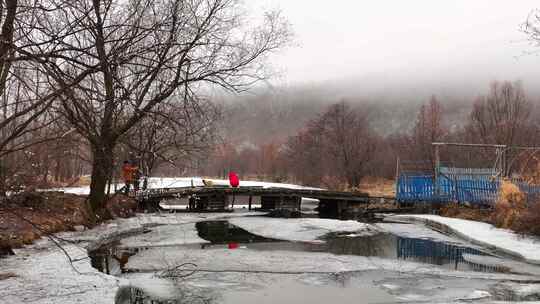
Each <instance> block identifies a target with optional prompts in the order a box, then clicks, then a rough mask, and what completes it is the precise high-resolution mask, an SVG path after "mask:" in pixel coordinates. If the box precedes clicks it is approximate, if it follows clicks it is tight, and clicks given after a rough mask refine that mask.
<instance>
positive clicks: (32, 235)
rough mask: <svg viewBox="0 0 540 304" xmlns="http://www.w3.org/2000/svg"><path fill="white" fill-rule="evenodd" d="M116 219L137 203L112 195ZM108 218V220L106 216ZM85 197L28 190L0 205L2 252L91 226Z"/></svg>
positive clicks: (110, 209) (130, 211)
mask: <svg viewBox="0 0 540 304" xmlns="http://www.w3.org/2000/svg"><path fill="white" fill-rule="evenodd" d="M106 208H107V211H108V213H109V214H110V215H111V216H112V217H113V218H126V217H131V216H134V215H135V211H136V209H137V202H136V201H135V200H133V199H132V198H129V197H127V196H124V195H121V194H117V195H113V196H112V197H111V198H110V199H109V200H108V201H107V204H106ZM103 220H106V219H103ZM93 225H94V224H92V222H91V220H90V216H89V213H88V209H87V198H86V196H80V195H75V194H69V193H64V192H54V191H50V192H25V193H20V194H17V195H14V196H11V197H9V199H5V200H4V201H2V203H1V204H0V255H2V254H12V249H13V248H21V247H22V246H24V245H29V244H32V243H33V242H34V241H35V240H37V239H39V238H41V237H45V236H47V235H50V234H53V233H58V232H63V231H75V230H83V229H87V228H90V227H92V226H93Z"/></svg>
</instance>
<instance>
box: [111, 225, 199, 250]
mask: <svg viewBox="0 0 540 304" xmlns="http://www.w3.org/2000/svg"><path fill="white" fill-rule="evenodd" d="M149 229H150V231H149V232H147V233H144V234H138V235H134V236H131V237H127V238H124V239H122V240H121V242H120V243H121V246H124V247H156V246H176V245H187V244H204V243H209V242H208V241H207V240H204V239H202V238H200V237H199V235H198V233H197V228H195V223H189V224H181V225H164V226H157V227H152V228H149Z"/></svg>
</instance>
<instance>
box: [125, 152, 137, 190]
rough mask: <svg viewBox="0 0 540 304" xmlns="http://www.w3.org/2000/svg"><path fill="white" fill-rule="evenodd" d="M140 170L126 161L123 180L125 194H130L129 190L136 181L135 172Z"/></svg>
mask: <svg viewBox="0 0 540 304" xmlns="http://www.w3.org/2000/svg"><path fill="white" fill-rule="evenodd" d="M137 170H138V168H137V167H135V166H133V165H132V164H131V163H130V162H129V161H127V160H126V161H124V164H123V165H122V179H123V180H124V184H125V186H124V193H125V194H128V193H129V188H130V187H131V185H132V184H133V181H134V180H135V172H136V171H137Z"/></svg>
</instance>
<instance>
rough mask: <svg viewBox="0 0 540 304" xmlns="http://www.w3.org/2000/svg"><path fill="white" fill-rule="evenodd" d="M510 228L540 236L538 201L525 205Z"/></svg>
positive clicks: (539, 203) (539, 206) (539, 205)
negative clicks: (525, 207)
mask: <svg viewBox="0 0 540 304" xmlns="http://www.w3.org/2000/svg"><path fill="white" fill-rule="evenodd" d="M512 229H513V230H515V231H516V232H518V233H521V234H529V235H537V236H540V202H536V203H533V204H530V205H529V206H527V209H525V211H524V212H523V213H522V214H521V215H520V217H519V218H518V219H517V220H516V222H515V223H514V225H513V227H512Z"/></svg>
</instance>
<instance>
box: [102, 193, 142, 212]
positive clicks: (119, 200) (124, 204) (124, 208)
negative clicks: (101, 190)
mask: <svg viewBox="0 0 540 304" xmlns="http://www.w3.org/2000/svg"><path fill="white" fill-rule="evenodd" d="M107 210H109V213H110V214H111V215H112V216H113V217H115V218H118V217H121V218H128V217H132V216H134V215H135V211H136V210H137V202H136V201H135V200H134V199H133V198H131V197H128V196H125V195H123V194H115V195H113V196H112V197H111V198H110V199H109V200H108V201H107Z"/></svg>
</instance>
